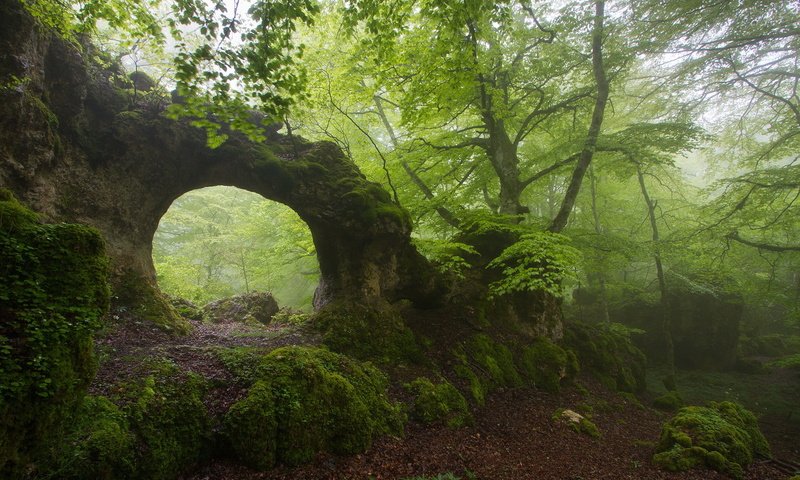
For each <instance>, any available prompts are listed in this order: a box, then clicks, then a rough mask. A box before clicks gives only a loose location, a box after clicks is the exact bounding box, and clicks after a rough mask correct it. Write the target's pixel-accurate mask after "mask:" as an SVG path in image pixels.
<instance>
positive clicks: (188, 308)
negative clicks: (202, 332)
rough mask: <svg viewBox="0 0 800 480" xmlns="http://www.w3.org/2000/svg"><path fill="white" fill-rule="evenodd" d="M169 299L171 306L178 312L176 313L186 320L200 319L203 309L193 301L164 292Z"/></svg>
mask: <svg viewBox="0 0 800 480" xmlns="http://www.w3.org/2000/svg"><path fill="white" fill-rule="evenodd" d="M164 295H165V296H166V297H167V299H168V300H169V303H170V305H172V308H174V309H175V311H176V312H178V315H180V316H181V317H183V318H185V319H187V320H196V321H200V320H202V319H203V310H202V309H201V308H200V307H198V306H197V305H195V304H194V303H192V302H190V301H189V300H186V299H185V298H180V297H175V296H172V295H167V294H164Z"/></svg>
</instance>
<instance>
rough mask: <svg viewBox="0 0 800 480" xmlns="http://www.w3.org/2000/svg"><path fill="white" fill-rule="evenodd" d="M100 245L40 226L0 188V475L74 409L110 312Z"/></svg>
mask: <svg viewBox="0 0 800 480" xmlns="http://www.w3.org/2000/svg"><path fill="white" fill-rule="evenodd" d="M107 275H108V260H107V258H106V256H105V244H104V242H103V239H102V238H101V237H100V235H99V234H98V233H97V231H95V230H94V229H91V228H89V227H85V226H82V225H71V224H55V225H44V224H39V223H37V222H36V215H34V214H33V213H32V212H30V211H29V210H27V209H26V208H25V207H23V206H22V205H21V204H20V203H19V202H18V201H17V200H16V199H15V198H14V197H13V195H11V194H10V193H9V192H8V191H6V190H0V277H2V278H3V282H2V283H0V436H1V437H2V438H3V439H4V440H3V442H2V446H1V448H0V472H3V475H4V476H5V475H9V476H11V475H14V474H15V473H16V470H17V469H24V468H25V464H26V462H28V461H29V460H30V456H32V455H34V454H36V453H37V450H38V449H41V448H42V446H43V445H45V444H46V442H47V441H48V440H50V438H49V435H50V432H52V431H57V430H58V429H59V428H60V427H61V426H62V424H63V422H64V421H65V419H66V418H67V417H68V416H69V415H70V414H71V412H72V411H74V409H75V408H76V407H77V406H78V405H79V404H80V400H81V397H82V396H83V394H84V393H85V390H86V387H87V386H88V383H89V381H90V380H91V378H92V376H93V375H94V371H95V367H96V361H95V358H94V355H93V352H92V337H91V336H92V334H93V333H94V332H95V331H96V330H98V329H99V328H100V326H101V324H102V316H103V315H104V314H105V312H106V310H107V309H108V302H109V290H108V284H107Z"/></svg>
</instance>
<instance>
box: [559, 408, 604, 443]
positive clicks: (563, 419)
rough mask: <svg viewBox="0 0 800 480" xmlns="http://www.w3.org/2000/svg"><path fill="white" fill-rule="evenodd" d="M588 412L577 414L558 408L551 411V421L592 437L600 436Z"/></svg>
mask: <svg viewBox="0 0 800 480" xmlns="http://www.w3.org/2000/svg"><path fill="white" fill-rule="evenodd" d="M588 415H589V413H588V412H586V413H584V415H577V414H576V412H574V411H569V410H566V409H563V408H559V409H558V410H556V411H555V413H553V417H552V418H553V421H554V422H557V423H561V424H564V425H567V426H568V427H569V428H570V429H571V430H572V431H574V432H576V433H581V434H583V435H588V436H590V437H592V438H600V437H601V436H602V435H601V433H600V429H599V428H597V425H595V423H594V422H592V421H591V420H590V419H589V416H588Z"/></svg>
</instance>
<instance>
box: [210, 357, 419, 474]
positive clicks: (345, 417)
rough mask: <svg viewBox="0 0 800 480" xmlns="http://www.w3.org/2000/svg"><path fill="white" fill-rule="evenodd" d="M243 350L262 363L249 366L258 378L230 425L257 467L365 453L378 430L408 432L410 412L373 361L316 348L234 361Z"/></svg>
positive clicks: (234, 447) (236, 445)
mask: <svg viewBox="0 0 800 480" xmlns="http://www.w3.org/2000/svg"><path fill="white" fill-rule="evenodd" d="M235 357H238V359H237V362H238V363H239V364H242V363H245V362H247V361H248V360H246V359H247V358H249V359H250V360H249V361H251V362H254V363H253V364H252V365H250V366H249V367H247V368H243V369H242V370H243V371H246V372H248V378H250V379H254V380H255V383H254V384H253V386H252V387H251V388H250V390H249V392H248V395H247V397H245V398H244V399H242V400H240V401H239V402H237V403H236V404H234V405H233V406H232V407H231V409H230V411H229V412H228V414H227V415H226V416H225V421H224V425H225V427H224V429H225V435H226V437H227V438H228V440H229V445H230V448H231V451H232V452H233V453H234V455H235V456H236V457H237V458H239V459H240V460H241V461H242V462H244V463H245V464H247V465H249V466H251V467H253V468H258V469H262V470H264V469H267V468H270V467H272V466H273V465H274V464H275V463H276V462H279V463H285V464H289V465H296V464H299V463H303V462H307V461H309V460H311V459H312V458H313V456H314V455H315V454H316V453H317V452H319V451H329V452H333V453H337V454H349V453H357V452H361V451H364V450H366V449H367V448H369V446H370V445H371V444H372V440H373V438H374V437H375V436H376V435H380V434H385V433H395V434H398V433H401V431H402V425H403V421H404V418H403V415H402V413H401V411H400V409H399V408H397V407H396V406H393V405H392V404H390V403H389V401H388V399H387V398H386V394H385V390H386V388H387V386H388V381H387V379H386V377H385V376H384V375H383V374H382V373H381V372H380V371H379V370H377V369H376V368H375V367H373V366H372V365H370V364H368V363H360V362H357V361H354V360H352V359H350V358H348V357H345V356H343V355H339V354H336V353H333V352H329V351H327V350H325V349H319V348H308V347H284V348H280V349H277V350H274V351H273V352H271V353H269V354H268V355H263V356H260V355H259V356H253V355H249V354H245V353H239V354H234V355H230V356H229V360H231V359H233V358H235ZM240 368H241V367H240Z"/></svg>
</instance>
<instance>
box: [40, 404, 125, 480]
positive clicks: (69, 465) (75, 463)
mask: <svg viewBox="0 0 800 480" xmlns="http://www.w3.org/2000/svg"><path fill="white" fill-rule="evenodd" d="M55 453H56V455H55V458H52V459H50V460H49V462H48V463H47V464H45V468H44V469H43V470H44V472H43V473H45V475H47V474H50V473H52V472H58V476H59V478H63V479H86V480H89V479H98V480H113V479H120V478H135V477H134V475H135V474H136V436H135V435H134V434H133V432H132V431H131V428H130V424H129V422H128V419H127V418H126V416H125V414H124V413H123V411H122V410H121V409H120V408H119V407H118V406H117V405H115V404H114V403H112V402H111V401H110V400H109V399H108V398H106V397H94V396H87V397H86V398H85V399H84V401H83V404H82V405H81V408H80V410H79V411H78V413H77V415H76V418H75V420H74V424H73V425H72V428H71V432H70V433H69V434H67V435H66V436H65V438H64V442H63V446H62V447H61V448H59V449H58V450H57V451H56V452H55Z"/></svg>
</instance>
